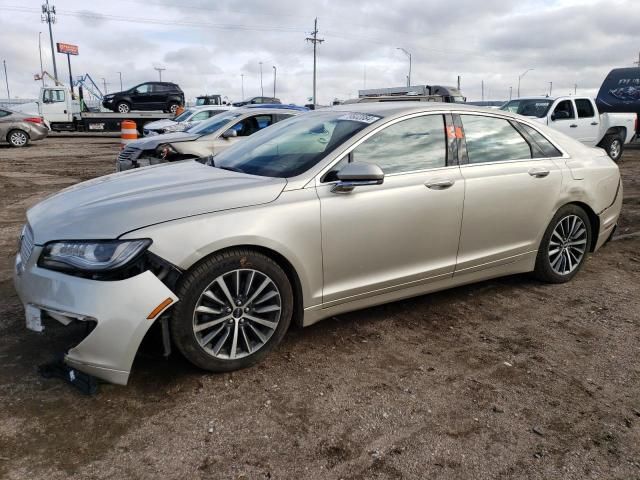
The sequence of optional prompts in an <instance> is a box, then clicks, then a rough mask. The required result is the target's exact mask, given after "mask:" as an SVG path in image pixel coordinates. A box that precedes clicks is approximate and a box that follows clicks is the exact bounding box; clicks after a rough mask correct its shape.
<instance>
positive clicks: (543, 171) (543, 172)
mask: <svg viewBox="0 0 640 480" xmlns="http://www.w3.org/2000/svg"><path fill="white" fill-rule="evenodd" d="M529 175H531V176H532V177H536V178H543V177H546V176H547V175H549V170H548V169H547V168H532V169H531V170H529Z"/></svg>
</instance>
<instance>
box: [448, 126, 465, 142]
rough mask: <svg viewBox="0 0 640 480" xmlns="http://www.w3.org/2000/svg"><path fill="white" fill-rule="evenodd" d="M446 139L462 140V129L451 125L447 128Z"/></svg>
mask: <svg viewBox="0 0 640 480" xmlns="http://www.w3.org/2000/svg"><path fill="white" fill-rule="evenodd" d="M447 137H449V138H450V139H454V138H462V137H463V135H462V128H460V127H456V126H453V125H449V126H447Z"/></svg>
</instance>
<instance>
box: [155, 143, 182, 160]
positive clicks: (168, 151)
mask: <svg viewBox="0 0 640 480" xmlns="http://www.w3.org/2000/svg"><path fill="white" fill-rule="evenodd" d="M156 153H157V155H158V156H159V157H160V158H161V159H163V160H166V159H167V157H169V156H171V155H173V154H175V153H178V152H177V151H176V149H175V148H173V147H172V146H171V145H169V144H168V143H165V144H164V145H160V146H159V147H158V148H157V149H156Z"/></svg>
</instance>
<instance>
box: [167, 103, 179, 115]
mask: <svg viewBox="0 0 640 480" xmlns="http://www.w3.org/2000/svg"><path fill="white" fill-rule="evenodd" d="M177 111H178V105H176V104H175V103H174V104H172V105H171V106H170V107H169V112H171V113H174V114H175V113H176V112H177Z"/></svg>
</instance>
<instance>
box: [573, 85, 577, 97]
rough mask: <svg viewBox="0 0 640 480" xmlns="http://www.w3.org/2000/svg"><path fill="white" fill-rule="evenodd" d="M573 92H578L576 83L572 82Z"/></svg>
mask: <svg viewBox="0 0 640 480" xmlns="http://www.w3.org/2000/svg"><path fill="white" fill-rule="evenodd" d="M573 94H574V95H577V94H578V84H577V83H574V84H573Z"/></svg>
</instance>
